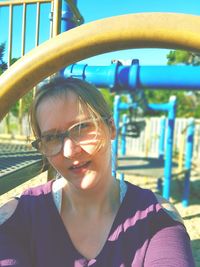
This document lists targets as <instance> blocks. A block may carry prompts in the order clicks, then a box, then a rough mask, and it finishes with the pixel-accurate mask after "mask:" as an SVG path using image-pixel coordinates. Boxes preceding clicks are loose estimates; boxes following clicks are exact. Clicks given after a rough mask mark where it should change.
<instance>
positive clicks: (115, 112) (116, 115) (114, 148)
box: [112, 95, 120, 177]
mask: <svg viewBox="0 0 200 267" xmlns="http://www.w3.org/2000/svg"><path fill="white" fill-rule="evenodd" d="M119 105H120V96H119V95H116V96H115V99H114V107H113V118H114V122H115V127H116V137H115V140H113V142H112V152H113V159H112V173H113V176H115V177H116V165H117V157H118V138H119V118H120V111H119Z"/></svg>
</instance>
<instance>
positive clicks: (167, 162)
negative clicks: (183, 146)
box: [163, 96, 176, 199]
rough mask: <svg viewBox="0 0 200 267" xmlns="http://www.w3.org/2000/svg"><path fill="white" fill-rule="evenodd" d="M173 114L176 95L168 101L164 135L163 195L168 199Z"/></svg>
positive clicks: (174, 113)
mask: <svg viewBox="0 0 200 267" xmlns="http://www.w3.org/2000/svg"><path fill="white" fill-rule="evenodd" d="M175 116H176V97H175V96H171V97H170V102H169V111H168V127H167V136H166V152H165V163H164V186H163V197H164V198H166V199H169V197H170V187H171V175H172V156H173V137H174V124H175Z"/></svg>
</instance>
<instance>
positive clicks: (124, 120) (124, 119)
mask: <svg viewBox="0 0 200 267" xmlns="http://www.w3.org/2000/svg"><path fill="white" fill-rule="evenodd" d="M127 122H128V116H127V114H124V115H123V117H122V123H123V125H122V132H121V155H122V156H125V155H126V128H127V127H126V125H127Z"/></svg>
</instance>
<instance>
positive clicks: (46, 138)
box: [43, 135, 57, 142]
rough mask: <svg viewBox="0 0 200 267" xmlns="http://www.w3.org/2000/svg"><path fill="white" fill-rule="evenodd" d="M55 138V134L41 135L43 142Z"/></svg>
mask: <svg viewBox="0 0 200 267" xmlns="http://www.w3.org/2000/svg"><path fill="white" fill-rule="evenodd" d="M55 139H57V137H56V135H46V136H44V137H43V141H44V142H51V141H54V140H55Z"/></svg>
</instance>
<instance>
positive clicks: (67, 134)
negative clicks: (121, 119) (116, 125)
mask: <svg viewBox="0 0 200 267" xmlns="http://www.w3.org/2000/svg"><path fill="white" fill-rule="evenodd" d="M94 120H96V121H100V120H102V121H104V122H108V121H109V120H110V118H107V117H101V118H95V119H86V120H82V121H80V122H77V123H75V124H73V125H72V126H70V127H69V129H68V130H66V131H65V132H63V133H56V134H47V135H45V136H42V137H40V138H38V139H36V140H34V141H33V142H31V145H32V147H33V148H35V149H36V150H38V151H39V152H40V153H41V154H43V155H45V156H47V157H48V156H55V155H57V154H58V153H60V151H61V150H62V148H63V145H64V140H65V138H69V139H71V140H72V141H73V142H74V143H75V144H77V145H80V144H79V143H78V142H76V141H75V140H74V139H73V138H71V137H70V131H71V129H73V128H74V127H75V126H77V125H79V124H82V123H85V122H90V121H94ZM55 136H56V137H58V138H60V140H61V143H62V146H61V149H60V150H59V151H58V152H57V153H55V154H51V155H47V154H45V153H43V152H42V151H41V150H40V148H39V144H40V142H42V138H43V137H55Z"/></svg>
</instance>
